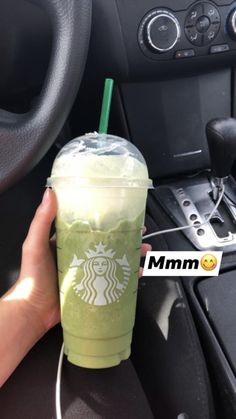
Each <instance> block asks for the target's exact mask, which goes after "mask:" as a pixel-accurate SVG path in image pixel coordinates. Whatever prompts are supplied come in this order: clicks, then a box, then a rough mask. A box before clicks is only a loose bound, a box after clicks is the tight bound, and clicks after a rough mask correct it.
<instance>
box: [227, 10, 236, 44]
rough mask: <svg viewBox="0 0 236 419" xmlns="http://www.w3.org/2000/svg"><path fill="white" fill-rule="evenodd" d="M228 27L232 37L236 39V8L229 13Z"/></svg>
mask: <svg viewBox="0 0 236 419" xmlns="http://www.w3.org/2000/svg"><path fill="white" fill-rule="evenodd" d="M227 29H228V33H229V36H230V38H231V39H233V40H234V41H236V9H233V10H232V11H231V13H230V14H229V17H228V21H227Z"/></svg>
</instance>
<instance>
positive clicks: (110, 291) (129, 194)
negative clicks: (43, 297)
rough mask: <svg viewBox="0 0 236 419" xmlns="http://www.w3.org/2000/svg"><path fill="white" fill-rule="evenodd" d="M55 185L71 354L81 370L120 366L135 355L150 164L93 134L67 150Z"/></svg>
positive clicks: (61, 155) (62, 288) (53, 178)
mask: <svg viewBox="0 0 236 419" xmlns="http://www.w3.org/2000/svg"><path fill="white" fill-rule="evenodd" d="M101 137H102V138H101ZM101 139H102V141H101ZM50 182H51V185H52V187H53V189H54V190H55V192H56V195H57V201H58V214H57V222H56V229H57V253H58V273H59V288H60V302H61V321H62V327H63V335H64V343H65V353H66V354H67V357H68V360H69V361H70V362H72V363H74V364H76V365H79V366H82V367H88V368H106V367H111V366H114V365H118V364H119V363H120V362H121V361H122V360H124V359H127V358H128V357H129V355H130V344H131V340H132V329H133V325H134V319H135V307H136V298H137V285H138V272H139V262H140V247H141V230H142V226H143V221H144V210H145V203H146V195H147V189H148V187H149V186H150V181H149V179H148V173H147V168H146V164H145V162H144V160H143V158H142V156H141V154H140V153H139V151H138V150H137V149H136V148H135V147H134V146H133V145H131V144H130V143H128V142H127V141H126V140H123V139H120V138H118V137H113V136H109V135H98V134H90V135H89V137H88V136H84V137H80V138H78V139H76V140H73V141H71V142H70V143H68V144H67V145H66V147H64V148H63V149H62V151H61V152H60V153H59V155H58V157H57V159H56V160H55V162H54V166H53V169H52V176H51V178H50Z"/></svg>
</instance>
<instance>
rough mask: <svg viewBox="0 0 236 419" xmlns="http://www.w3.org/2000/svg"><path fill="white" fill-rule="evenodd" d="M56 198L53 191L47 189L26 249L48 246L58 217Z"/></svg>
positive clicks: (26, 243)
mask: <svg viewBox="0 0 236 419" xmlns="http://www.w3.org/2000/svg"><path fill="white" fill-rule="evenodd" d="M56 211H57V204H56V196H55V194H54V192H53V191H52V190H51V189H46V191H45V192H44V195H43V199H42V202H41V204H40V205H39V207H38V209H37V211H36V213H35V216H34V218H33V221H32V222H31V225H30V228H29V232H28V235H27V237H26V240H25V243H24V245H25V247H27V248H28V247H30V248H31V249H32V250H33V249H34V250H35V249H37V248H41V247H42V246H45V245H48V241H49V235H50V230H51V225H52V222H53V220H54V218H55V217H56Z"/></svg>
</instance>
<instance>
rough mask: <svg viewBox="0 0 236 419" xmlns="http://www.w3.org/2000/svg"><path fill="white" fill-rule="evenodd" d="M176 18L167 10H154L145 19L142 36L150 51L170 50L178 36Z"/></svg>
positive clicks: (178, 29)
mask: <svg viewBox="0 0 236 419" xmlns="http://www.w3.org/2000/svg"><path fill="white" fill-rule="evenodd" d="M180 34H181V31H180V25H179V22H178V19H177V18H176V17H175V16H174V15H173V14H172V13H170V12H169V11H167V10H155V11H154V12H151V13H150V14H149V15H148V16H146V19H145V26H144V34H143V38H144V41H145V44H146V47H147V48H148V49H150V50H151V51H152V52H156V53H162V52H166V51H169V50H171V49H172V48H173V47H174V46H175V44H176V42H177V41H178V39H179V38H180Z"/></svg>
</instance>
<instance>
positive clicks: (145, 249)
mask: <svg viewBox="0 0 236 419" xmlns="http://www.w3.org/2000/svg"><path fill="white" fill-rule="evenodd" d="M151 250H152V246H151V245H150V244H148V243H142V246H141V257H143V256H146V253H147V252H150V251H151Z"/></svg>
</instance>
